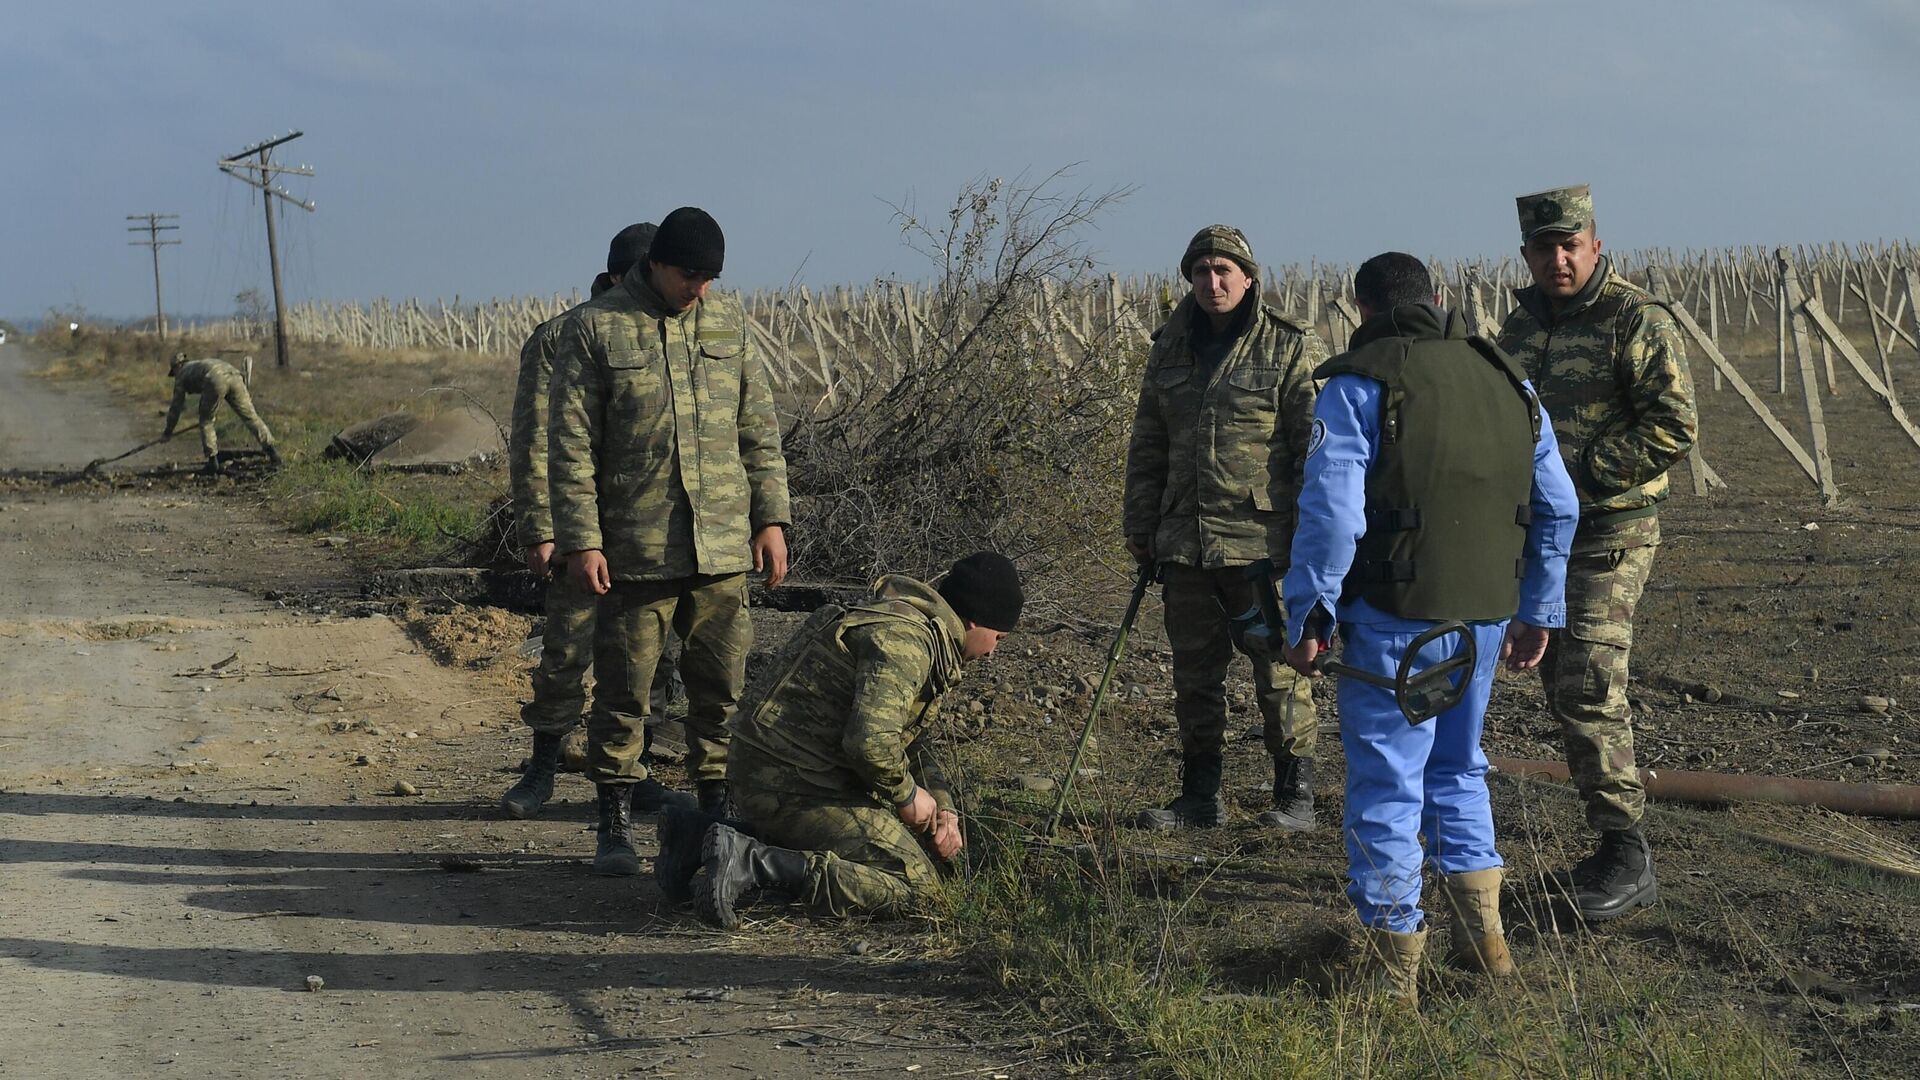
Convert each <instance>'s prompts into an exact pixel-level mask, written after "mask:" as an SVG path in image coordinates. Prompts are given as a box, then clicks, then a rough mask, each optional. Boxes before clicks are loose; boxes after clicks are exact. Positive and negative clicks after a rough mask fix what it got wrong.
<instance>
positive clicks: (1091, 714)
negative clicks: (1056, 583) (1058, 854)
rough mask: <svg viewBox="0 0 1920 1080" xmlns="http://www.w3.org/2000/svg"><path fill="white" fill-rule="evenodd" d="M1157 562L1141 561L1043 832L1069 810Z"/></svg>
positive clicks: (1057, 823) (1053, 827)
mask: <svg viewBox="0 0 1920 1080" xmlns="http://www.w3.org/2000/svg"><path fill="white" fill-rule="evenodd" d="M1153 576H1154V575H1153V564H1152V563H1141V564H1140V578H1139V580H1137V581H1135V582H1134V583H1133V595H1132V596H1131V597H1129V598H1128V599H1127V613H1126V614H1125V615H1123V616H1121V618H1120V632H1119V633H1118V634H1115V635H1114V637H1113V648H1111V649H1108V650H1107V666H1106V670H1104V671H1102V672H1101V673H1100V686H1099V687H1098V688H1097V689H1096V690H1094V692H1093V705H1092V706H1091V707H1089V708H1088V709H1087V722H1086V724H1085V725H1084V726H1082V727H1081V728H1080V741H1079V742H1077V743H1074V744H1073V760H1072V761H1069V762H1067V775H1066V777H1065V778H1064V779H1062V780H1061V781H1060V797H1059V798H1057V799H1055V800H1054V801H1053V813H1051V814H1048V815H1047V823H1046V825H1045V826H1043V827H1042V828H1041V831H1040V835H1041V836H1043V837H1050V836H1052V835H1053V833H1054V830H1056V829H1058V828H1059V827H1060V818H1061V816H1062V815H1064V814H1065V813H1066V812H1067V796H1068V795H1070V794H1072V792H1073V778H1074V777H1075V776H1078V775H1079V773H1080V755H1082V754H1084V753H1086V752H1087V738H1088V736H1091V735H1092V734H1093V722H1094V721H1095V720H1097V719H1099V717H1100V706H1101V705H1103V704H1105V703H1106V700H1107V684H1109V683H1111V682H1112V681H1113V672H1114V669H1115V668H1117V667H1119V666H1120V654H1121V653H1122V652H1124V651H1126V648H1127V632H1128V631H1130V630H1132V629H1133V620H1134V619H1135V618H1136V617H1138V616H1139V614H1140V603H1141V601H1143V600H1145V599H1146V598H1147V586H1149V585H1152V584H1153Z"/></svg>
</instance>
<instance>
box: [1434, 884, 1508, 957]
mask: <svg viewBox="0 0 1920 1080" xmlns="http://www.w3.org/2000/svg"><path fill="white" fill-rule="evenodd" d="M1500 877H1501V874H1500V868H1499V867H1497V866H1496V867H1494V868H1492V869H1490V870H1474V871H1471V872H1469V873H1465V874H1442V875H1441V876H1440V888H1441V891H1442V892H1444V893H1445V894H1446V897H1447V907H1449V908H1450V909H1452V911H1453V929H1452V930H1451V931H1450V932H1449V934H1448V936H1447V959H1448V960H1449V961H1450V962H1452V964H1453V965H1454V966H1455V967H1457V968H1460V969H1462V970H1464V971H1477V972H1480V973H1481V974H1484V975H1491V976H1493V977H1494V978H1506V977H1507V976H1510V975H1513V974H1515V972H1514V967H1513V954H1512V953H1509V952H1508V951H1507V935H1506V931H1505V930H1504V929H1502V928H1501V926H1500Z"/></svg>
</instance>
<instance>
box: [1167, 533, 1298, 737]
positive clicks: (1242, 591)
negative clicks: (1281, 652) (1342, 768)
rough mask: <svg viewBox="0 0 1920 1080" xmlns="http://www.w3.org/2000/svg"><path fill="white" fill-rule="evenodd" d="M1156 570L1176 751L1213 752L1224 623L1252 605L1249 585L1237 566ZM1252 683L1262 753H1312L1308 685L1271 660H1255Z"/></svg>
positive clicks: (1227, 650) (1222, 730) (1220, 720)
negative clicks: (1169, 660)
mask: <svg viewBox="0 0 1920 1080" xmlns="http://www.w3.org/2000/svg"><path fill="white" fill-rule="evenodd" d="M1160 572H1161V580H1162V581H1163V582H1164V585H1163V586H1162V587H1161V592H1160V599H1161V603H1162V604H1163V605H1164V606H1165V608H1166V626H1167V643H1168V644H1169V645H1171V646H1172V647H1173V715H1174V719H1176V720H1178V721H1179V723H1180V752H1181V753H1182V754H1197V753H1219V752H1220V751H1221V749H1222V748H1223V747H1224V746H1225V745H1226V734H1227V665H1228V664H1230V663H1232V662H1233V655H1234V649H1233V641H1232V639H1231V638H1229V637H1228V636H1227V622H1228V620H1229V619H1231V618H1232V617H1233V616H1235V615H1239V614H1240V613H1242V612H1244V611H1246V610H1247V609H1248V608H1250V607H1252V606H1253V604H1254V600H1255V595H1254V591H1253V590H1254V586H1253V583H1252V582H1250V581H1248V580H1247V578H1246V570H1245V568H1243V567H1238V566H1229V567H1225V568H1223V569H1219V570H1200V569H1196V568H1194V567H1191V566H1185V565H1182V564H1179V563H1162V564H1161V566H1160ZM1253 687H1254V700H1255V702H1256V703H1257V704H1258V705H1259V706H1260V717H1261V720H1262V721H1263V723H1262V729H1261V730H1262V734H1263V735H1264V737H1265V740H1266V744H1267V752H1268V753H1270V754H1272V755H1274V756H1275V757H1279V756H1281V755H1283V754H1292V755H1294V756H1296V757H1312V756H1313V749H1314V745H1315V743H1316V742H1317V740H1318V736H1319V717H1318V716H1316V715H1315V713H1314V708H1313V687H1312V684H1311V683H1309V682H1308V681H1307V680H1305V679H1303V678H1301V677H1300V676H1299V675H1297V674H1295V673H1294V670H1293V669H1292V668H1290V667H1288V666H1286V665H1285V664H1283V663H1280V662H1279V661H1277V660H1267V661H1260V660H1255V661H1253Z"/></svg>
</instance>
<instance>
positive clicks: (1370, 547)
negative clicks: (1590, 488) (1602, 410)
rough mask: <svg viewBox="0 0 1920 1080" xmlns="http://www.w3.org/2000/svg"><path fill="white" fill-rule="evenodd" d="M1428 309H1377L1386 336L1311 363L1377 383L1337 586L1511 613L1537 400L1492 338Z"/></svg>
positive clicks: (1385, 601) (1480, 615) (1386, 605)
mask: <svg viewBox="0 0 1920 1080" xmlns="http://www.w3.org/2000/svg"><path fill="white" fill-rule="evenodd" d="M1433 314H1434V309H1431V308H1425V307H1420V308H1408V307H1400V308H1395V309H1394V310H1393V311H1392V312H1390V313H1388V314H1387V315H1382V316H1378V317H1377V318H1378V319H1380V320H1385V321H1386V325H1385V326H1384V327H1382V329H1384V330H1385V331H1386V333H1388V334H1393V335H1395V336H1376V337H1373V338H1372V339H1371V340H1369V341H1367V342H1366V344H1364V345H1362V346H1360V347H1359V348H1356V349H1354V350H1352V351H1350V352H1347V353H1343V354H1341V355H1340V356H1336V357H1334V358H1333V359H1331V360H1329V361H1327V362H1326V363H1325V364H1322V365H1321V366H1320V369H1319V370H1318V371H1316V372H1314V377H1315V378H1316V379H1327V378H1331V377H1332V376H1334V375H1341V374H1352V375H1364V376H1366V377H1367V378H1369V379H1372V380H1374V381H1376V382H1378V383H1380V384H1381V386H1382V388H1383V389H1384V393H1383V395H1382V398H1381V405H1382V412H1381V417H1380V445H1379V447H1378V450H1377V452H1376V454H1375V458H1374V463H1373V468H1372V469H1371V470H1370V471H1369V472H1368V474H1367V531H1366V533H1365V534H1364V535H1363V536H1362V537H1361V538H1360V543H1359V548H1358V550H1357V551H1356V552H1355V557H1354V564H1353V568H1352V570H1350V571H1349V572H1348V573H1347V577H1346V580H1345V582H1344V583H1343V587H1342V594H1341V599H1342V600H1344V601H1351V600H1353V599H1354V598H1356V597H1358V598H1361V599H1364V600H1366V601H1367V603H1369V604H1372V605H1373V606H1374V607H1376V608H1379V609H1380V610H1382V611H1385V612H1388V613H1391V614H1394V615H1399V616H1402V617H1404V618H1409V619H1460V620H1463V621H1468V622H1477V621H1491V620H1498V619H1507V618H1512V617H1513V614H1514V613H1515V612H1516V611H1517V610H1519V606H1520V578H1521V577H1522V576H1524V574H1525V570H1526V567H1525V562H1524V559H1523V554H1524V552H1525V549H1526V538H1527V526H1528V524H1529V523H1530V521H1531V518H1532V513H1531V510H1530V508H1529V502H1530V498H1531V495H1532V492H1533V453H1534V445H1535V444H1536V443H1537V442H1538V441H1539V439H1540V424H1541V415H1540V402H1539V400H1538V399H1537V398H1535V397H1534V395H1533V394H1532V392H1531V391H1529V390H1528V388H1527V387H1526V385H1525V380H1526V376H1525V375H1524V374H1523V373H1522V372H1521V371H1520V368H1519V366H1518V365H1517V364H1515V363H1514V362H1513V360H1512V359H1511V358H1509V357H1508V356H1507V355H1506V354H1505V353H1503V352H1501V351H1500V349H1499V348H1498V347H1496V346H1495V345H1494V344H1493V343H1492V342H1490V341H1487V340H1486V339H1485V338H1480V337H1469V336H1467V334H1466V330H1465V327H1464V325H1463V324H1462V322H1461V320H1460V319H1459V317H1458V316H1451V317H1449V318H1448V320H1447V324H1446V327H1445V329H1444V330H1441V328H1440V327H1439V326H1438V325H1436V324H1435V322H1434V320H1433ZM1369 321H1370V322H1371V321H1373V320H1369ZM1363 329H1364V328H1363ZM1422 330H1424V331H1425V332H1426V333H1425V334H1424V335H1423V334H1422ZM1409 331H1411V332H1412V334H1413V336H1407V335H1408V333H1409ZM1436 331H1437V332H1438V333H1436ZM1376 333H1378V331H1376ZM1429 335H1430V336H1429ZM1355 336H1356V337H1359V336H1360V335H1359V334H1356V335H1355Z"/></svg>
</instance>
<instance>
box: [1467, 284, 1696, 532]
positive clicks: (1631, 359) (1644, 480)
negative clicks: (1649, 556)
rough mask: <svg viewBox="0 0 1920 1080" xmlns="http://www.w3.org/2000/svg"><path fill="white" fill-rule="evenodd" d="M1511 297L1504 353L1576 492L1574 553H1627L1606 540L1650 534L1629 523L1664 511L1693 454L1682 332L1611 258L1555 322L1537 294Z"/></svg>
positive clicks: (1524, 292) (1531, 288)
mask: <svg viewBox="0 0 1920 1080" xmlns="http://www.w3.org/2000/svg"><path fill="white" fill-rule="evenodd" d="M1515 297H1516V298H1517V299H1518V300H1519V306H1518V307H1516V308H1514V309H1513V313H1512V314H1510V315H1508V316H1507V321H1506V323H1505V325H1503V326H1502V327H1501V328H1500V338H1499V345H1500V347H1501V348H1502V349H1505V350H1506V351H1507V354H1508V355H1510V356H1512V357H1513V358H1514V359H1515V360H1517V361H1519V362H1520V365H1521V367H1523V368H1525V369H1526V372H1527V376H1528V378H1530V379H1532V380H1533V386H1534V389H1535V390H1536V391H1537V392H1538V393H1539V395H1540V404H1541V405H1542V406H1544V407H1545V408H1546V411H1547V414H1548V415H1549V416H1551V417H1552V418H1553V430H1554V434H1555V435H1556V436H1558V437H1559V440H1560V453H1561V455H1562V456H1563V457H1564V458H1565V460H1566V463H1567V473H1568V475H1570V476H1572V477H1573V484H1574V488H1575V489H1576V490H1577V491H1578V492H1579V493H1580V530H1579V535H1578V537H1577V538H1576V540H1575V551H1576V552H1578V551H1582V550H1593V549H1594V548H1596V547H1609V546H1623V545H1618V544H1610V543H1608V542H1607V541H1606V538H1607V537H1608V536H1609V535H1610V534H1613V533H1621V534H1622V536H1638V535H1642V534H1644V532H1645V530H1641V529H1630V528H1628V525H1629V523H1630V522H1632V521H1633V520H1634V519H1636V518H1642V517H1648V516H1650V515H1652V514H1653V513H1654V512H1655V511H1656V510H1657V509H1658V507H1659V505H1660V503H1661V502H1663V501H1664V500H1665V499H1666V497H1667V486H1668V485H1667V470H1668V469H1669V468H1671V467H1672V466H1673V464H1674V462H1676V461H1678V460H1680V458H1681V457H1682V456H1683V455H1685V454H1686V452H1687V451H1688V450H1689V449H1691V448H1692V446H1693V438H1694V432H1695V430H1696V428H1697V425H1698V419H1697V417H1696V415H1695V413H1694V403H1693V382H1692V380H1691V378H1689V376H1688V375H1687V352H1686V346H1685V345H1683V344H1682V343H1681V339H1680V327H1679V324H1678V323H1677V322H1676V321H1675V320H1674V317H1673V314H1672V312H1670V311H1668V310H1667V308H1666V305H1665V304H1663V303H1661V302H1660V301H1658V300H1656V299H1654V297H1653V296H1652V295H1651V294H1649V293H1648V292H1647V291H1646V290H1645V289H1642V288H1640V287H1639V286H1637V285H1635V284H1633V283H1632V282H1631V281H1628V280H1627V279H1626V278H1624V277H1622V276H1621V275H1620V274H1618V273H1616V272H1614V269H1613V265H1612V262H1611V261H1610V260H1607V261H1602V262H1601V264H1600V265H1599V266H1598V267H1596V268H1595V269H1594V272H1593V276H1592V278H1591V279H1589V280H1588V282H1587V285H1586V287H1585V288H1584V289H1582V290H1581V291H1580V294H1579V295H1577V296H1575V297H1574V298H1573V299H1572V300H1570V301H1569V302H1568V304H1567V306H1566V307H1565V308H1563V309H1562V310H1561V311H1560V312H1559V313H1558V314H1554V313H1553V312H1551V311H1550V310H1549V309H1548V306H1547V303H1546V299H1545V298H1544V297H1542V296H1541V295H1540V290H1539V289H1538V288H1537V287H1535V286H1528V287H1527V288H1524V289H1520V290H1518V291H1517V292H1516V293H1515ZM1624 546H1632V545H1631V544H1628V545H1624Z"/></svg>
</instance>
